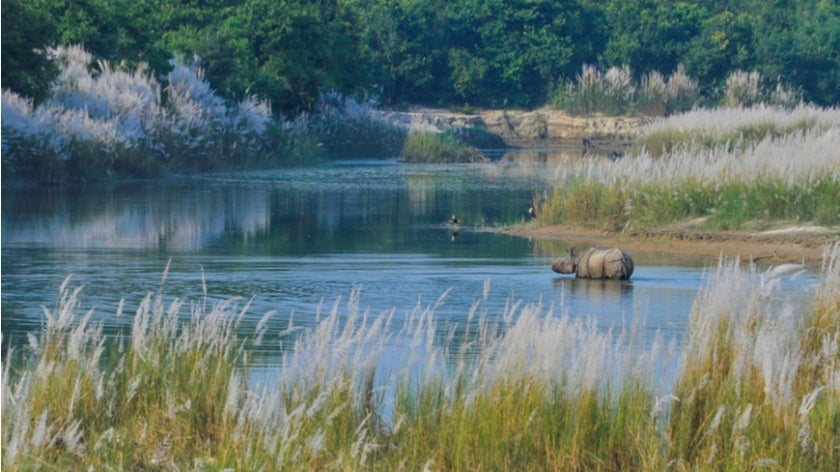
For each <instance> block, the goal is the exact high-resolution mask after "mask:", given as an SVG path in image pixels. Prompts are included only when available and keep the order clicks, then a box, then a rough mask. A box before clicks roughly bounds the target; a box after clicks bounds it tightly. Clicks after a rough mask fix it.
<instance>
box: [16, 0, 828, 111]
mask: <svg viewBox="0 0 840 472" xmlns="http://www.w3.org/2000/svg"><path fill="white" fill-rule="evenodd" d="M2 9H3V12H2V13H3V14H2V18H3V25H2V84H3V88H4V89H8V90H12V91H15V92H17V93H19V94H21V95H23V96H26V97H31V98H33V99H34V100H35V103H36V104H37V103H39V102H40V101H41V100H44V99H46V97H47V96H48V95H49V87H50V83H51V80H52V79H54V78H55V75H56V74H57V69H56V68H55V67H54V66H53V65H51V63H50V62H49V61H48V59H47V56H46V51H47V48H48V47H54V46H58V45H63V46H69V45H71V44H81V45H83V46H84V47H85V48H86V49H87V50H88V51H90V52H91V53H92V54H93V55H94V57H95V58H97V59H104V60H107V61H109V62H111V63H112V64H119V63H121V62H123V61H125V63H126V64H127V66H128V67H129V68H132V67H134V66H135V65H137V64H139V63H141V62H145V63H147V64H149V66H150V68H151V70H152V71H153V73H154V74H155V76H156V77H161V78H165V77H166V76H167V74H168V73H169V72H170V70H171V68H172V65H171V62H170V60H171V59H172V58H173V57H174V56H180V57H185V58H192V57H193V56H194V55H197V56H198V57H200V58H201V64H202V67H203V68H204V70H205V74H206V75H205V77H206V79H207V81H208V82H209V84H210V85H211V87H212V88H213V89H214V90H216V91H217V92H218V93H219V94H220V96H222V97H223V98H225V99H227V100H229V101H231V102H239V101H242V100H243V99H245V98H246V96H249V95H251V96H254V97H255V98H256V99H257V100H259V101H268V102H270V103H271V105H272V107H273V109H274V111H275V112H284V113H287V114H288V113H291V112H297V111H300V110H302V109H306V110H312V109H313V108H315V107H316V106H317V103H318V100H319V97H320V95H321V93H322V92H323V90H325V89H329V90H337V91H339V92H341V93H342V94H344V95H354V94H357V93H367V94H371V93H372V94H374V95H376V96H378V97H380V99H381V100H382V101H383V102H384V103H386V104H392V105H399V104H405V103H424V104H443V105H465V104H469V105H475V106H494V107H504V106H508V107H514V106H517V107H522V106H524V107H533V106H539V105H543V104H545V103H548V102H549V101H550V100H552V99H553V98H554V96H555V95H556V94H557V93H558V91H559V92H561V95H562V91H563V90H564V88H565V85H566V84H568V83H569V82H571V81H574V80H575V77H576V76H578V75H579V74H580V71H581V67H582V66H583V65H584V64H592V65H597V66H598V67H599V69H601V70H604V71H606V70H607V69H609V68H610V67H624V66H627V67H629V70H630V71H632V74H633V76H634V79H636V80H641V79H642V77H644V76H645V75H646V74H649V73H651V72H653V71H656V72H658V73H661V74H663V75H665V76H669V75H671V74H672V73H674V72H675V71H677V69H678V67H679V65H680V64H682V65H683V66H684V71H685V73H686V74H688V75H689V76H690V77H692V78H694V80H696V81H697V83H698V84H700V86H701V89H700V90H699V92H700V93H701V95H702V97H703V98H704V99H705V100H708V101H710V102H717V101H718V100H719V99H720V98H721V96H722V95H723V90H724V88H725V81H726V80H727V78H728V77H729V76H730V75H731V74H732V73H734V72H736V71H746V72H757V73H758V74H759V77H762V78H765V79H764V80H770V81H772V82H773V84H775V83H776V82H779V83H781V84H783V85H784V87H785V88H787V89H790V90H795V91H798V93H801V96H802V97H803V98H804V100H805V101H806V102H813V103H815V104H818V105H832V104H837V103H840V87H837V84H838V83H840V7H838V6H837V3H836V2H835V1H833V0H791V1H784V2H763V1H756V0H734V1H728V2H716V3H715V2H712V3H710V2H702V1H699V0H683V1H670V0H609V1H594V0H571V1H564V2H556V1H554V0H517V1H508V0H504V1H503V0H490V1H476V0H459V1H455V2H449V1H443V0H431V1H424V2H420V1H415V0H327V1H320V2H310V1H302V0H287V1H282V2H277V1H272V0H235V1H207V2H204V1H202V2H199V1H192V0H191V1H184V2H173V1H167V0H138V1H133V2H125V1H121V0H84V1H54V0H49V1H48V0H26V1H24V0H8V1H4V2H3V3H2Z"/></svg>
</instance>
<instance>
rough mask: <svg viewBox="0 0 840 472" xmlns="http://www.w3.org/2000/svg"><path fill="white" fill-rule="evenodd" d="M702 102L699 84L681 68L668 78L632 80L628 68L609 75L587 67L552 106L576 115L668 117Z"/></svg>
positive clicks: (653, 74) (650, 76) (649, 76)
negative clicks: (633, 114) (600, 114)
mask: <svg viewBox="0 0 840 472" xmlns="http://www.w3.org/2000/svg"><path fill="white" fill-rule="evenodd" d="M699 100H700V94H699V88H698V86H697V83H696V82H695V81H694V80H693V79H691V78H690V77H689V76H688V75H687V74H686V73H685V69H684V68H683V67H682V65H680V66H679V67H678V68H677V70H675V71H674V72H673V73H672V74H671V75H670V76H669V77H668V78H667V79H666V78H665V77H664V76H663V75H662V74H660V73H659V72H657V71H652V72H650V73H648V74H646V75H644V76H643V77H642V78H641V80H640V81H639V82H636V81H635V80H634V79H633V74H632V72H631V70H630V68H629V67H627V66H623V67H611V68H609V69H608V70H607V71H606V73H602V72H601V71H600V70H598V68H596V67H595V66H591V65H584V66H583V70H582V71H581V73H580V74H579V75H578V76H577V78H576V80H575V81H574V82H567V83H565V84H564V85H563V86H562V87H560V88H559V89H558V90H557V92H556V94H555V96H554V98H553V105H554V106H556V107H558V108H560V109H562V110H564V111H566V112H567V113H570V114H573V115H590V114H594V113H603V114H606V115H621V114H629V113H641V114H644V115H648V116H665V115H670V114H672V113H676V112H680V111H685V110H690V109H691V108H692V107H693V106H694V105H695V104H697V103H698V102H699Z"/></svg>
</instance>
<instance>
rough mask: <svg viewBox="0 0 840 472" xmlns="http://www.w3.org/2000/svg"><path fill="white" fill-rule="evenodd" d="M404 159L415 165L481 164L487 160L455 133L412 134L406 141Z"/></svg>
mask: <svg viewBox="0 0 840 472" xmlns="http://www.w3.org/2000/svg"><path fill="white" fill-rule="evenodd" d="M402 157H403V159H404V160H405V161H406V162H414V163H443V162H455V163H460V162H479V161H483V160H484V159H485V158H484V156H482V155H481V153H479V152H478V151H477V150H476V149H475V148H474V147H472V146H470V145H467V144H465V143H464V142H463V141H462V140H461V139H459V138H458V137H457V136H456V135H455V133H454V132H451V133H429V132H412V133H410V134H409V135H408V138H407V139H406V141H405V145H404V146H403V149H402Z"/></svg>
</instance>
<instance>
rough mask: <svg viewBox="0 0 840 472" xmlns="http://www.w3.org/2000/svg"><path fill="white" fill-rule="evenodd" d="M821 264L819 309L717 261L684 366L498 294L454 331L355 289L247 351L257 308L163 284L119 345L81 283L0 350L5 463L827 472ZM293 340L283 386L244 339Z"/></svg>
mask: <svg viewBox="0 0 840 472" xmlns="http://www.w3.org/2000/svg"><path fill="white" fill-rule="evenodd" d="M824 260H825V262H824V265H823V268H822V281H821V283H820V285H819V287H818V288H817V290H816V292H815V294H814V302H813V306H812V308H811V309H810V310H806V312H798V311H796V310H795V309H794V308H793V307H792V306H788V305H786V304H784V303H780V302H779V299H778V293H777V290H778V287H779V285H780V282H781V281H782V280H783V279H784V278H785V277H787V276H796V271H798V270H799V269H800V268H799V267H798V266H790V265H788V266H781V267H778V268H774V269H771V270H768V271H766V272H763V273H762V272H757V271H756V269H755V268H754V267H750V268H746V269H745V268H743V266H742V265H740V264H739V263H738V262H737V261H721V263H720V265H719V266H718V269H717V271H716V272H715V273H714V274H713V275H712V276H711V278H710V279H709V280H708V281H707V284H706V286H705V287H704V288H703V289H702V290H701V292H700V293H699V294H698V296H697V299H696V301H695V304H694V306H693V308H692V312H691V315H690V324H689V328H688V333H687V335H686V339H687V341H686V342H685V345H684V347H683V353H682V357H681V361H679V363H678V370H677V372H676V373H674V372H673V371H671V370H670V369H672V367H669V366H672V363H671V362H670V361H669V359H672V357H673V354H672V352H673V346H671V347H668V346H666V345H665V344H664V343H662V342H661V340H659V339H657V340H656V341H655V342H654V343H653V345H652V346H650V347H644V348H643V347H641V346H639V345H637V343H636V342H635V341H634V339H635V338H634V330H633V329H632V328H630V329H628V330H627V331H626V332H623V333H610V332H603V331H600V330H598V329H597V328H596V327H595V324H594V322H592V321H586V320H584V319H582V318H577V317H571V316H569V315H568V314H562V315H559V316H558V315H555V314H554V313H553V311H552V310H550V309H546V308H545V307H543V306H541V305H521V304H519V303H515V302H511V303H510V304H509V305H508V307H507V308H506V309H505V310H504V312H503V313H500V314H495V313H488V312H487V309H486V307H485V305H484V300H485V299H486V298H487V297H488V296H489V283H488V284H487V285H486V286H485V291H484V294H481V295H479V296H478V298H477V300H476V301H475V303H474V305H473V307H472V308H471V309H470V311H469V312H468V313H467V314H466V316H465V317H464V319H463V320H462V322H461V323H459V324H458V325H457V326H452V327H450V328H446V327H444V328H441V327H440V326H439V324H438V321H437V320H436V317H435V307H436V305H437V304H432V305H430V306H425V307H424V306H422V305H420V304H418V306H416V307H415V308H414V309H408V310H406V311H405V313H398V312H397V311H396V310H390V311H386V312H384V313H382V314H380V315H372V314H370V313H368V312H365V311H363V310H362V309H361V307H360V296H359V292H358V291H354V292H353V293H352V294H351V296H350V297H349V299H348V301H347V302H346V303H344V302H342V301H341V300H337V301H336V302H335V304H334V305H333V306H332V308H330V309H328V310H327V312H324V313H321V312H320V311H319V313H318V314H316V318H317V319H318V320H319V321H318V324H317V326H315V327H314V328H312V329H310V330H305V331H302V332H299V331H297V330H296V328H295V327H294V326H288V327H284V328H283V329H284V330H283V333H285V334H283V333H277V332H275V333H271V332H270V330H268V328H267V327H268V326H270V324H269V323H268V322H267V320H268V316H269V315H266V316H264V317H263V319H262V320H261V321H260V322H259V323H258V324H257V327H256V332H255V333H253V335H252V336H251V337H250V338H249V339H246V338H243V337H241V336H240V335H239V332H240V331H241V330H242V329H243V327H242V326H241V325H240V320H241V319H242V316H243V314H244V313H245V311H246V310H247V309H248V303H247V302H245V303H243V302H242V301H240V300H237V299H231V300H227V301H223V302H219V303H217V304H214V305H210V304H209V302H208V298H207V295H206V291H205V295H204V297H203V298H201V299H199V300H198V301H196V302H192V303H188V302H186V301H183V300H177V299H176V300H172V301H170V302H166V301H165V298H164V297H163V296H162V295H161V293H160V292H158V293H157V294H155V293H150V294H149V295H148V296H147V297H145V298H144V299H143V300H142V301H141V303H140V304H139V307H138V309H137V311H136V313H135V314H134V320H133V324H132V328H131V331H130V333H127V334H126V336H125V337H122V338H116V339H110V338H106V337H105V336H104V335H103V331H102V327H101V325H98V324H95V323H91V322H90V321H89V320H90V316H91V314H90V312H89V311H88V312H84V311H82V310H81V304H80V298H79V295H80V290H81V289H80V288H71V287H70V284H69V279H68V280H67V281H65V283H64V284H63V285H62V287H61V288H60V293H59V299H58V302H57V303H56V305H55V306H54V307H52V308H49V309H45V314H44V316H45V323H44V327H43V329H42V330H41V332H40V334H37V335H35V334H34V335H32V336H31V337H30V338H29V346H28V347H27V348H25V349H24V352H22V353H20V354H19V355H15V354H14V353H11V352H9V353H6V355H5V365H4V367H3V381H2V393H3V405H2V406H3V418H2V446H3V458H2V461H3V467H4V469H8V470H29V469H33V468H40V467H42V466H44V465H45V464H49V465H50V466H52V467H56V468H60V469H89V468H93V469H95V470H99V469H111V468H113V469H119V470H126V469H133V470H138V469H149V468H160V469H213V470H223V469H236V470H258V469H275V470H276V469H292V470H302V469H305V470H312V469H319V470H320V469H341V470H358V469H373V470H420V469H429V470H478V469H491V470H499V469H510V468H515V469H520V470H521V469H525V470H593V469H595V470H664V469H667V468H675V469H677V470H720V469H728V468H732V469H739V470H743V469H755V468H760V467H771V468H777V469H783V470H831V467H832V466H833V465H836V464H837V462H838V460H840V457H839V456H840V443H838V441H840V440H838V437H837V434H836V428H837V424H838V422H840V380H838V379H840V350H838V348H837V344H838V339H840V310H839V309H838V308H840V243H838V244H835V245H834V246H833V247H828V248H826V252H825V258H824ZM791 272H793V275H786V274H789V273H791ZM123 306H124V305H123V304H122V303H121V304H120V307H118V308H117V314H116V316H126V315H123V314H122V308H123ZM295 332H299V333H300V334H298V335H297V336H291V335H290V334H289V333H295ZM281 334H283V335H284V336H286V337H284V338H283V339H284V340H285V341H288V342H289V345H290V348H289V351H288V354H287V357H286V358H285V361H284V362H283V365H282V367H281V368H280V371H279V375H278V376H277V377H276V383H275V382H274V381H268V380H262V381H256V380H255V379H256V378H258V377H252V376H251V375H249V371H250V369H254V368H256V367H258V366H257V365H254V364H253V363H252V362H251V361H250V360H249V356H248V350H247V347H246V346H247V345H248V344H247V343H251V344H259V343H261V342H269V341H270V340H271V339H272V338H273V337H274V336H277V335H281ZM13 358H18V360H16V361H14V362H12V361H11V359H13ZM674 376H675V377H674ZM268 378H273V377H268ZM668 379H672V380H668Z"/></svg>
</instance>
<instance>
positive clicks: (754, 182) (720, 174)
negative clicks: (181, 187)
mask: <svg viewBox="0 0 840 472" xmlns="http://www.w3.org/2000/svg"><path fill="white" fill-rule="evenodd" d="M838 130H840V111H838V109H836V108H829V109H822V108H816V107H810V106H799V107H796V108H793V109H783V108H777V107H766V106H757V107H750V108H726V109H719V110H695V111H692V112H688V113H683V114H679V115H674V116H671V117H668V118H664V119H659V120H657V121H656V122H654V123H653V124H651V125H650V126H649V127H648V128H647V129H645V130H644V131H643V132H642V135H641V136H640V138H639V139H638V142H637V149H633V150H631V151H629V152H630V154H631V155H630V156H628V157H627V158H625V159H619V160H617V161H616V162H612V161H611V160H609V159H589V160H585V161H583V162H580V163H577V164H572V165H569V166H564V174H563V175H562V176H561V177H560V178H559V180H558V182H557V184H556V185H555V187H554V189H553V190H552V191H551V192H550V193H549V194H547V195H544V196H540V198H538V199H537V200H538V201H537V202H536V204H537V206H538V209H539V211H538V214H539V216H538V218H537V221H538V222H539V223H543V224H568V225H585V226H594V227H601V228H605V229H609V230H627V229H634V228H646V227H647V228H649V227H661V226H665V225H669V224H672V223H675V222H683V221H687V220H690V219H695V221H698V222H702V224H703V225H704V226H706V227H710V228H714V229H738V228H745V227H749V226H750V225H751V226H753V227H754V229H761V228H764V227H767V226H772V225H773V224H776V223H778V222H779V221H795V222H797V223H815V224H819V225H825V226H832V225H836V224H838V223H840V200H838V198H837V195H840V133H838Z"/></svg>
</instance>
